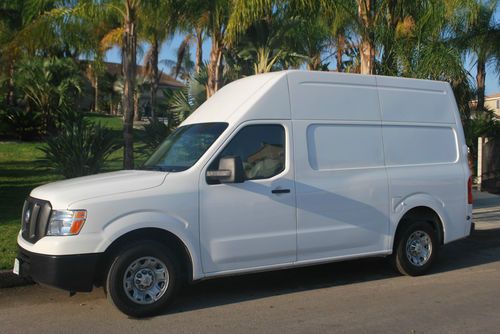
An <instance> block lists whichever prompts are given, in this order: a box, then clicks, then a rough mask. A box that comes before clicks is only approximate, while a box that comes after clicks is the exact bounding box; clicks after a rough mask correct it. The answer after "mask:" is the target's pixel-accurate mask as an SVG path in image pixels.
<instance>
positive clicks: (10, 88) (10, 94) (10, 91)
mask: <svg viewBox="0 0 500 334" xmlns="http://www.w3.org/2000/svg"><path fill="white" fill-rule="evenodd" d="M14 68H15V63H14V61H11V62H10V64H9V81H8V82H7V99H6V101H7V105H9V106H11V107H12V106H14V103H15V101H14Z"/></svg>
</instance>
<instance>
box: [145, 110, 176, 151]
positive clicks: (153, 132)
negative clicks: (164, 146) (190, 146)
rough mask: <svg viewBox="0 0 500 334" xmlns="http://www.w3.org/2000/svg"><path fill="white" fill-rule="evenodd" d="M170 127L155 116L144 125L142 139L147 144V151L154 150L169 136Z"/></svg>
mask: <svg viewBox="0 0 500 334" xmlns="http://www.w3.org/2000/svg"><path fill="white" fill-rule="evenodd" d="M169 134H170V128H169V127H168V126H167V125H166V124H165V123H164V122H162V121H159V120H158V119H156V118H154V119H151V120H150V121H149V123H147V124H145V125H144V134H143V138H142V140H143V141H144V144H145V145H146V151H149V152H152V151H154V150H156V148H157V147H158V146H160V144H161V143H163V141H164V140H165V138H167V136H168V135H169Z"/></svg>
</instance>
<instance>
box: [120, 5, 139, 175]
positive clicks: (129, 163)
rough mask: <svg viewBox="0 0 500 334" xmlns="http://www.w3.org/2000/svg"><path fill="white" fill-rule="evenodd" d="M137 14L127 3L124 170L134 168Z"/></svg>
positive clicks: (124, 54) (124, 43) (124, 49)
mask: <svg viewBox="0 0 500 334" xmlns="http://www.w3.org/2000/svg"><path fill="white" fill-rule="evenodd" d="M135 21H136V13H135V8H133V7H132V6H131V5H130V3H129V1H126V17H125V32H124V35H123V47H122V67H123V77H124V87H123V98H122V104H123V146H124V147H123V168H124V169H133V168H134V137H133V127H134V88H135V80H136V51H137V31H136V26H135Z"/></svg>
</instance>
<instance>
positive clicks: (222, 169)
mask: <svg viewBox="0 0 500 334" xmlns="http://www.w3.org/2000/svg"><path fill="white" fill-rule="evenodd" d="M207 179H209V180H212V181H219V182H221V183H242V182H243V181H245V173H244V172H243V163H242V162H241V158H240V157H239V156H226V157H223V158H221V159H220V161H219V169H218V170H209V171H207Z"/></svg>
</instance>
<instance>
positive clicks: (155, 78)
mask: <svg viewBox="0 0 500 334" xmlns="http://www.w3.org/2000/svg"><path fill="white" fill-rule="evenodd" d="M151 53H152V56H151V67H152V69H151V118H152V119H156V93H157V92H158V86H159V81H160V75H159V73H158V54H159V43H158V40H157V39H156V38H155V39H154V40H153V42H152V43H151Z"/></svg>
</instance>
